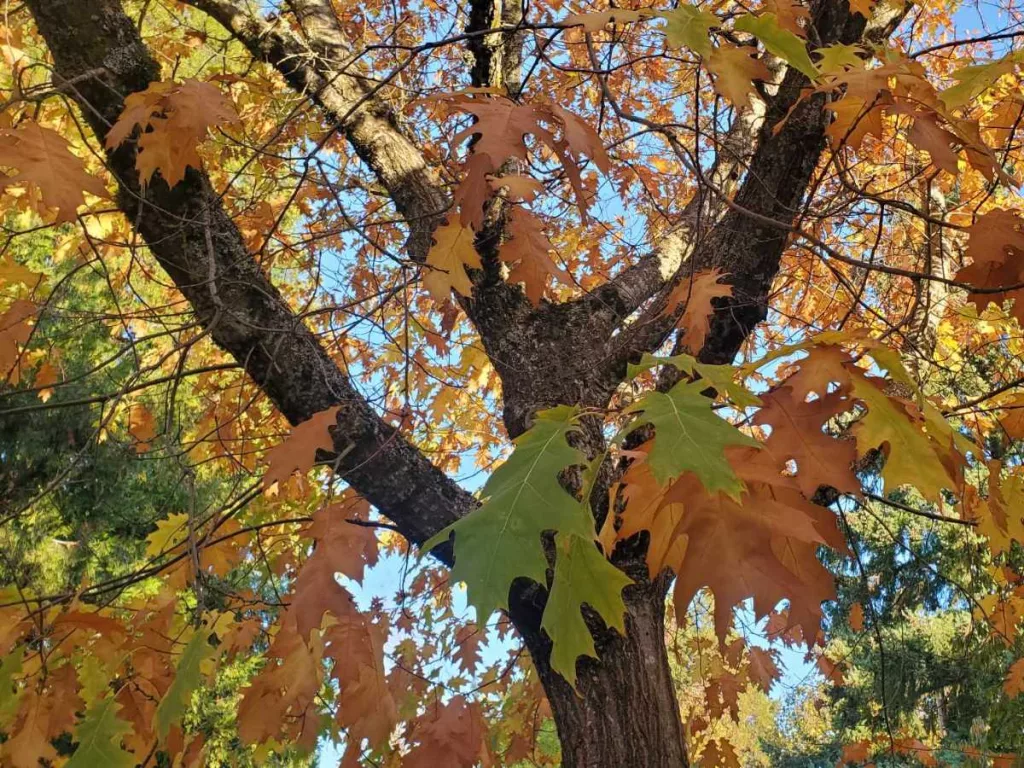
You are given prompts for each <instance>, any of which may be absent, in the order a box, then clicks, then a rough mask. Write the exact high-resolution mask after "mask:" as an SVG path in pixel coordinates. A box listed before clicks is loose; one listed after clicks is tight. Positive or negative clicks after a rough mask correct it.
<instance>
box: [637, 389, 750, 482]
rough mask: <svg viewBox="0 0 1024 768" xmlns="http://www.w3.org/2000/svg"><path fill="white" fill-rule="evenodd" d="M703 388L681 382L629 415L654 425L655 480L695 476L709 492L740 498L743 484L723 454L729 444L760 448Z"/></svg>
mask: <svg viewBox="0 0 1024 768" xmlns="http://www.w3.org/2000/svg"><path fill="white" fill-rule="evenodd" d="M705 389H707V385H706V384H703V383H701V382H700V381H696V382H689V381H681V382H679V383H678V384H676V385H675V386H674V387H672V389H670V390H669V391H668V392H649V393H647V394H646V395H644V397H642V398H641V399H640V400H638V401H637V402H635V403H634V404H633V405H631V406H630V408H629V412H630V413H640V414H641V415H640V416H639V417H638V418H637V420H636V421H635V422H634V425H640V424H651V425H653V426H654V434H655V437H654V441H653V443H652V447H651V449H650V454H649V456H648V460H647V465H648V467H649V468H650V471H651V473H652V474H653V475H654V478H655V480H657V481H658V482H659V483H662V484H665V483H668V482H669V481H670V480H674V479H675V478H677V477H679V475H681V474H682V473H683V472H692V473H694V475H695V476H696V477H697V478H699V480H700V482H701V483H702V484H703V485H704V487H705V488H706V489H707V490H708V492H711V493H713V492H715V491H723V492H725V493H726V494H728V495H729V496H732V497H733V498H738V497H739V496H740V494H741V493H742V492H743V483H742V482H741V481H740V480H739V478H737V477H736V473H735V472H734V471H733V468H732V466H730V464H729V462H728V460H727V459H726V457H725V454H724V453H723V452H724V450H725V448H726V447H727V446H734V445H743V446H750V447H752V448H760V443H758V442H757V441H756V440H754V439H753V438H752V437H750V436H749V435H745V434H743V433H742V432H740V431H739V430H738V429H737V428H736V427H734V426H733V425H732V424H730V423H729V422H727V421H726V420H725V419H723V418H720V417H719V416H717V415H716V414H715V412H714V411H713V410H712V405H713V402H712V400H711V399H710V398H709V397H706V396H705V395H703V394H702V393H703V391H704V390H705Z"/></svg>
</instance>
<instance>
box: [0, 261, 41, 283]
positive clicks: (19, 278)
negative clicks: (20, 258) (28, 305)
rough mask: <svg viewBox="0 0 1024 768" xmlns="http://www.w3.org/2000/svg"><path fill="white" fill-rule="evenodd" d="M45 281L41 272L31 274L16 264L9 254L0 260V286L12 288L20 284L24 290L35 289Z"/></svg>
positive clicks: (28, 270) (30, 271)
mask: <svg viewBox="0 0 1024 768" xmlns="http://www.w3.org/2000/svg"><path fill="white" fill-rule="evenodd" d="M45 279H46V278H45V276H44V275H43V274H42V273H41V272H33V271H32V270H31V269H29V268H28V267H25V266H23V265H21V264H19V263H18V262H16V261H15V260H14V257H13V256H11V254H7V255H6V256H4V257H3V258H2V259H0V285H5V284H6V285H7V286H12V285H15V284H18V283H20V284H21V285H24V286H25V287H26V288H35V287H36V286H38V285H39V284H40V283H42V282H43V280H45Z"/></svg>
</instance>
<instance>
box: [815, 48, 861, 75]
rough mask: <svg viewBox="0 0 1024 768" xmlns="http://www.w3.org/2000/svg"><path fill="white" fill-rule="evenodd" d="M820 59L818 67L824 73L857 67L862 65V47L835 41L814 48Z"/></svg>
mask: <svg viewBox="0 0 1024 768" xmlns="http://www.w3.org/2000/svg"><path fill="white" fill-rule="evenodd" d="M814 52H815V53H816V54H818V55H819V56H820V57H821V59H820V60H819V61H818V69H820V70H821V71H822V72H826V73H834V72H842V71H843V70H844V69H845V68H847V67H849V68H851V69H858V68H861V67H863V66H864V59H863V58H862V57H863V55H864V49H863V48H861V47H860V46H859V45H844V44H842V43H835V44H833V45H830V46H828V47H827V48H815V49H814Z"/></svg>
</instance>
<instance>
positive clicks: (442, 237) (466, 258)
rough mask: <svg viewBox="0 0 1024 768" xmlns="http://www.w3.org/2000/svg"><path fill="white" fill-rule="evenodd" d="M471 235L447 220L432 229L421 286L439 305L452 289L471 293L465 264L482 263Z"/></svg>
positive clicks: (473, 266)
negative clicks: (432, 241) (431, 242)
mask: <svg viewBox="0 0 1024 768" xmlns="http://www.w3.org/2000/svg"><path fill="white" fill-rule="evenodd" d="M475 237H476V235H475V234H474V233H473V230H472V229H470V228H469V227H464V226H462V225H461V224H458V223H455V222H453V221H452V220H451V219H446V220H445V222H444V224H442V225H441V226H439V227H438V228H437V229H435V230H434V245H433V246H431V248H430V250H429V251H428V252H427V265H426V266H427V269H426V271H425V272H424V275H423V285H424V287H425V288H426V289H427V290H428V291H429V292H430V295H431V296H433V297H434V301H436V302H438V303H439V304H444V303H447V301H448V298H449V297H450V296H451V292H452V290H453V289H454V290H456V291H458V292H459V293H461V294H462V295H463V296H469V295H470V294H472V293H473V283H472V281H470V279H469V274H468V273H467V272H466V267H472V268H475V269H479V268H480V267H481V266H483V265H482V263H481V262H480V255H479V254H478V253H477V252H476V247H475V246H474V245H473V240H474V238H475Z"/></svg>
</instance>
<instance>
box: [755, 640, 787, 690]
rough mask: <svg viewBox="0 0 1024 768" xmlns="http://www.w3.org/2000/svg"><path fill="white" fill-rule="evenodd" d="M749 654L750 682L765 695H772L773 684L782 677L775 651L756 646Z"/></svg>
mask: <svg viewBox="0 0 1024 768" xmlns="http://www.w3.org/2000/svg"><path fill="white" fill-rule="evenodd" d="M747 653H748V666H747V675H748V677H749V678H750V681H751V682H752V683H753V684H754V685H756V686H757V687H758V688H760V689H761V690H762V691H764V692H765V693H770V692H771V688H772V684H773V683H774V682H775V681H776V680H778V679H779V678H780V677H781V676H782V672H780V671H779V665H778V664H777V663H776V652H775V650H774V649H771V648H767V649H766V648H758V647H756V646H754V647H751V648H750V649H748V651H747Z"/></svg>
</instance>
